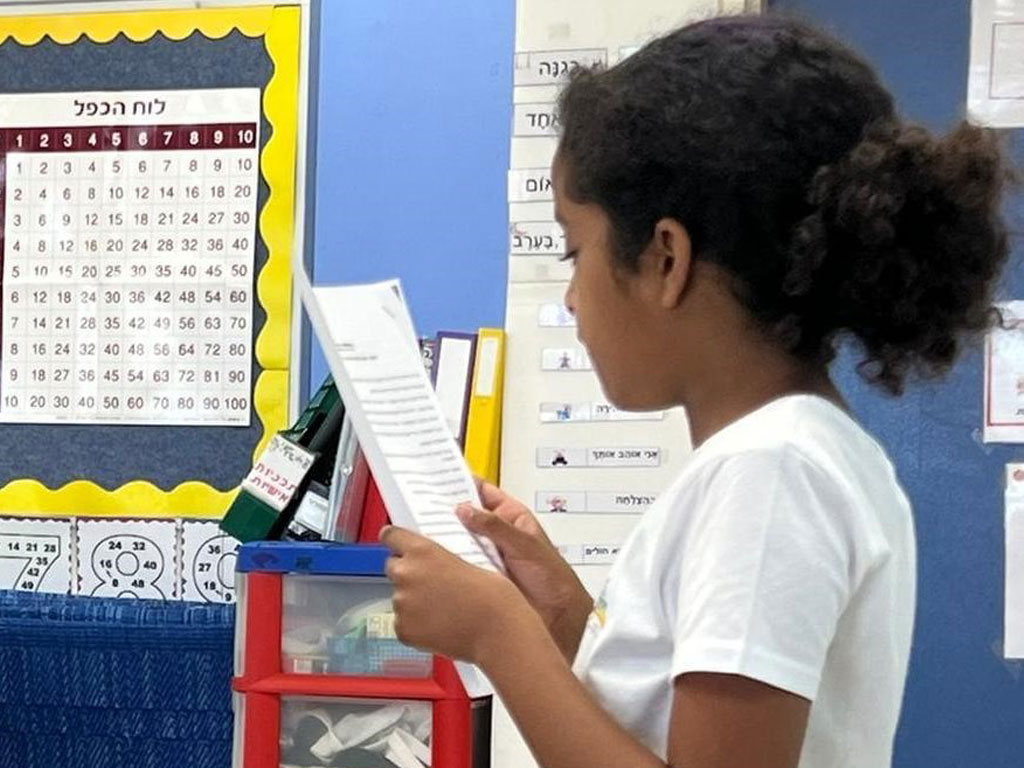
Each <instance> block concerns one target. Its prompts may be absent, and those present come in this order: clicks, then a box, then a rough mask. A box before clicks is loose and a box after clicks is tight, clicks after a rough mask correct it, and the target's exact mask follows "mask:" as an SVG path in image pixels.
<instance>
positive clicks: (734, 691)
mask: <svg viewBox="0 0 1024 768" xmlns="http://www.w3.org/2000/svg"><path fill="white" fill-rule="evenodd" d="M382 541H383V542H384V543H385V544H386V545H387V546H388V547H390V548H391V549H392V551H393V552H394V553H395V555H396V556H395V557H393V558H392V559H391V560H390V561H389V563H388V575H389V576H390V577H391V579H392V581H393V582H394V583H395V597H394V608H395V615H396V627H395V628H396V631H397V632H398V635H399V637H400V638H401V639H402V640H403V642H406V643H408V644H410V645H415V646H418V647H421V648H426V649H428V650H431V651H433V652H435V653H440V654H442V655H446V656H450V657H452V658H459V659H464V660H467V661H471V662H473V663H475V664H477V665H478V666H479V667H480V668H481V669H482V670H483V671H484V673H485V674H486V675H487V677H488V678H489V679H490V680H491V682H492V683H493V684H494V687H495V689H496V691H497V693H498V695H499V696H500V697H501V699H502V700H503V701H504V703H505V706H506V707H507V708H508V710H509V712H510V713H511V715H512V717H513V718H514V719H515V721H516V723H517V724H518V726H519V729H520V731H521V732H522V734H523V736H524V737H525V738H526V741H527V743H528V744H529V746H530V748H531V750H532V751H533V753H534V756H535V757H536V758H537V761H538V762H539V763H540V765H541V766H542V768H627V767H628V768H656V767H660V766H664V765H665V761H662V760H661V759H660V758H659V757H658V756H657V755H656V754H655V753H653V752H651V751H650V750H649V749H648V748H647V747H645V746H644V745H643V744H641V743H640V742H639V741H637V740H636V739H635V738H634V737H633V736H632V735H631V734H630V733H628V732H627V731H626V730H625V729H623V728H622V727H621V726H620V725H619V724H618V723H617V722H615V720H614V719H613V718H612V717H611V716H610V715H609V714H608V713H607V712H605V711H604V710H603V709H602V708H601V707H600V706H599V705H598V703H597V702H596V701H594V699H593V698H592V697H591V696H590V694H589V693H588V692H587V690H586V689H585V688H584V687H583V685H582V684H581V683H580V682H579V681H578V680H577V679H576V677H575V676H574V675H573V673H572V671H571V669H570V668H569V664H568V662H567V661H566V659H565V656H564V655H563V654H562V652H561V651H560V649H559V648H558V646H557V644H556V642H555V640H554V639H553V637H552V636H551V634H550V633H549V632H548V630H547V628H546V626H545V624H544V621H543V620H542V619H541V617H540V616H539V614H538V613H537V612H536V611H535V610H533V609H532V608H531V607H530V605H529V604H528V603H527V601H526V599H525V598H524V597H523V596H522V595H521V594H520V592H519V590H518V589H516V587H515V586H514V585H513V584H512V583H511V582H510V581H508V580H507V579H505V578H504V577H502V576H500V575H499V574H496V573H489V572H486V571H482V570H480V569H478V568H474V567H473V566H470V565H468V564H466V563H464V562H463V561H461V560H459V559H458V558H456V557H455V556H454V555H452V554H451V553H449V552H447V551H446V550H444V549H442V548H441V547H439V546H437V545H436V544H434V543H432V542H430V541H428V540H427V539H424V538H423V537H421V536H419V535H417V534H415V533H412V532H411V531H406V530H402V529H398V528H389V529H387V530H386V531H385V533H384V534H383V536H382ZM809 709H810V704H809V702H808V701H806V700H805V699H801V698H799V697H797V696H794V695H792V694H789V693H785V692H783V691H781V690H778V689H776V688H772V687H771V686H768V685H765V684H763V683H758V682H756V681H753V680H750V679H747V678H742V677H735V676H730V675H718V674H686V675H683V676H681V677H680V678H678V679H677V680H676V682H675V701H674V707H673V713H672V720H671V726H670V736H669V744H668V750H667V751H668V761H667V762H668V764H669V765H671V766H672V767H673V768H739V767H740V766H742V768H796V765H797V762H798V758H799V754H800V746H801V744H802V742H803V734H804V729H805V726H806V722H807V713H808V711H809Z"/></svg>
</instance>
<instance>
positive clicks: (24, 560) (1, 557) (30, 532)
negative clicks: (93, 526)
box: [0, 518, 72, 594]
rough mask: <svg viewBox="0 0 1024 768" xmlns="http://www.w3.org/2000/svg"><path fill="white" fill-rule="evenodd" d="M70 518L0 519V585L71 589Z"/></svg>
mask: <svg viewBox="0 0 1024 768" xmlns="http://www.w3.org/2000/svg"><path fill="white" fill-rule="evenodd" d="M71 526H72V521H71V520H69V519H65V520H30V519H18V518H3V519H0V589H17V590H21V591H24V592H56V593H61V594H66V593H67V592H69V591H70V589H71Z"/></svg>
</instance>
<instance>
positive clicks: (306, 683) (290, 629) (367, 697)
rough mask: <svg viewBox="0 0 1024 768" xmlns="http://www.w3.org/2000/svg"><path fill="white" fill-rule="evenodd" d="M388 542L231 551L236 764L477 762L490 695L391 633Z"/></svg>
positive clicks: (485, 740)
mask: <svg viewBox="0 0 1024 768" xmlns="http://www.w3.org/2000/svg"><path fill="white" fill-rule="evenodd" d="M387 556H388V553H387V550H385V549H383V548H382V547H379V546H367V545H342V544H334V543H327V542H259V543H255V542H254V543H250V544H246V545H244V546H243V547H242V548H241V550H240V552H239V558H238V578H237V581H238V590H239V593H238V606H239V607H238V610H239V620H238V623H237V627H236V648H235V650H236V654H235V680H234V689H235V729H236V730H235V749H234V766H235V768H307V766H318V767H319V766H338V767H341V766H349V767H350V768H351V767H352V766H367V768H424V767H425V766H438V768H487V767H488V766H489V764H490V757H489V748H490V698H489V697H487V698H482V699H476V700H473V699H470V698H469V696H467V695H466V691H465V689H464V687H463V685H462V682H461V680H460V678H459V675H458V673H457V672H456V670H455V666H454V664H453V663H452V662H451V661H449V660H447V659H443V658H441V657H436V656H431V655H429V654H426V653H423V652H421V651H417V650H415V649H413V648H410V647H408V646H405V645H404V644H402V643H401V642H400V641H399V640H398V638H397V637H395V633H394V615H393V613H392V610H391V595H392V592H393V588H392V586H391V584H390V582H389V581H388V579H387V577H386V576H385V574H384V565H385V562H386V560H387Z"/></svg>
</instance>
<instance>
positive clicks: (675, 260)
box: [647, 218, 693, 309]
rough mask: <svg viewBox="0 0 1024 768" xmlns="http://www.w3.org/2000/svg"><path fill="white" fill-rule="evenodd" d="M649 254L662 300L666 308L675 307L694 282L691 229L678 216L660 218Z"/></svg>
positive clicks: (650, 267)
mask: <svg viewBox="0 0 1024 768" xmlns="http://www.w3.org/2000/svg"><path fill="white" fill-rule="evenodd" d="M649 254H650V258H649V259H648V260H647V262H648V267H649V269H650V270H651V272H650V275H649V277H650V278H651V279H653V280H655V281H656V282H655V286H656V295H657V297H658V301H659V303H660V304H661V306H662V308H664V309H674V308H675V307H677V306H679V303H680V302H681V301H682V300H683V295H684V294H685V293H686V288H687V286H688V285H689V283H690V275H691V272H692V267H693V251H692V250H691V244H690V233H689V232H687V231H686V227H684V226H683V225H682V224H680V223H679V222H678V221H676V220H675V219H669V218H665V219H660V220H659V221H658V223H657V224H655V225H654V237H653V239H652V240H651V246H650V248H649Z"/></svg>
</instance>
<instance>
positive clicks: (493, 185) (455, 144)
mask: <svg viewBox="0 0 1024 768" xmlns="http://www.w3.org/2000/svg"><path fill="white" fill-rule="evenodd" d="M321 14H322V19H321V37H320V72H319V75H320V86H319V87H320V96H319V104H318V106H319V115H318V120H317V138H318V147H317V150H318V151H317V155H318V160H317V187H316V237H315V246H314V263H315V269H314V279H315V280H316V282H318V283H335V282H362V281H370V280H381V279H385V278H389V277H396V276H397V277H400V278H401V279H402V282H403V284H404V286H405V289H406V293H407V296H408V299H409V303H410V305H411V307H412V313H413V319H414V321H415V323H416V326H417V330H419V331H420V332H421V333H423V334H424V335H426V334H433V333H434V332H435V331H437V330H440V329H442V328H451V329H476V328H477V327H479V326H481V325H499V326H500V325H502V324H504V319H505V282H506V275H507V265H506V260H507V258H508V235H507V222H508V215H507V210H506V202H505V177H506V174H507V172H508V153H509V128H510V125H511V119H512V118H511V113H512V106H511V92H512V52H513V47H514V44H513V40H514V37H515V22H514V19H515V3H514V2H513V1H512V0H504V1H503V2H495V1H494V0H490V1H489V2H479V1H478V0H446V2H443V3H411V2H405V1H403V0H373V1H372V2H346V1H343V0H322V7H321ZM325 374H326V367H325V366H324V364H323V360H322V358H320V357H319V356H318V354H314V359H313V375H312V382H311V383H312V385H313V386H314V387H315V386H317V385H318V384H319V382H320V380H321V379H322V377H323V376H324V375H325Z"/></svg>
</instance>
